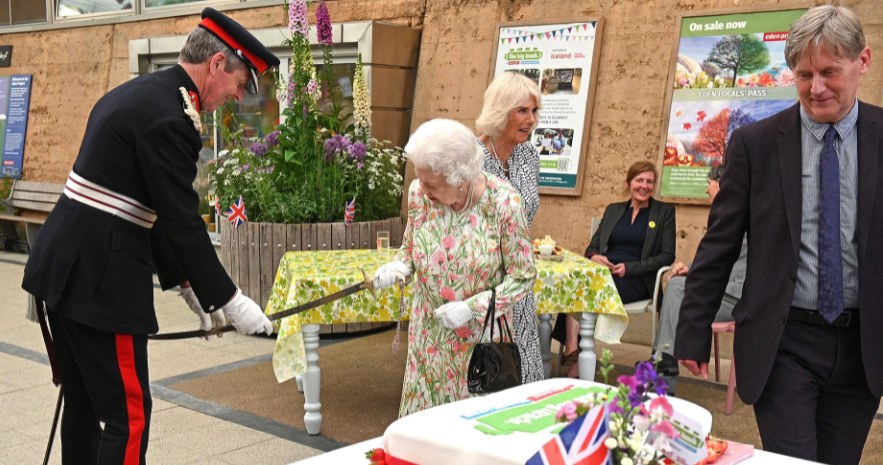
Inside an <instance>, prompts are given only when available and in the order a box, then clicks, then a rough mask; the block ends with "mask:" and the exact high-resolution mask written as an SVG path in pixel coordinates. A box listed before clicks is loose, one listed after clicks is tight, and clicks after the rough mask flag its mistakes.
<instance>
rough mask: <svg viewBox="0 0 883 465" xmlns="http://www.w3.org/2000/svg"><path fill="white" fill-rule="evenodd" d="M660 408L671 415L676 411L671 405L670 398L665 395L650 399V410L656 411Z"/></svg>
mask: <svg viewBox="0 0 883 465" xmlns="http://www.w3.org/2000/svg"><path fill="white" fill-rule="evenodd" d="M659 409H661V410H662V411H663V412H665V414H666V415H667V416H669V417H670V416H672V415H674V413H675V411H674V409H673V408H672V407H671V403H669V402H668V398H667V397H665V396H659V397H655V398H653V400H651V401H650V411H652V412H656V411H657V410H659Z"/></svg>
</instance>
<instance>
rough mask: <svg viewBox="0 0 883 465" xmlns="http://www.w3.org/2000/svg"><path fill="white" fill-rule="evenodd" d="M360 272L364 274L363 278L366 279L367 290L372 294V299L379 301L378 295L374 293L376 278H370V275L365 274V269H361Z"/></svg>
mask: <svg viewBox="0 0 883 465" xmlns="http://www.w3.org/2000/svg"><path fill="white" fill-rule="evenodd" d="M359 271H361V272H362V277H363V278H365V281H364V282H365V289H368V292H370V293H371V297H374V300H377V293H376V292H375V291H374V278H368V273H365V269H364V268H359Z"/></svg>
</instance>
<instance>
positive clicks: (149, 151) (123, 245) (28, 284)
mask: <svg viewBox="0 0 883 465" xmlns="http://www.w3.org/2000/svg"><path fill="white" fill-rule="evenodd" d="M278 64H279V60H278V59H277V58H276V57H275V56H273V54H272V53H270V52H269V51H268V50H267V49H266V48H265V47H264V46H263V45H261V43H260V42H259V41H258V40H257V39H256V38H254V37H253V36H252V35H251V34H250V33H248V31H246V30H245V29H244V28H243V27H242V26H240V25H239V24H238V23H236V22H234V21H233V20H231V19H230V18H227V17H226V16H224V15H223V14H221V13H219V12H217V11H215V10H213V9H211V8H206V9H205V10H204V11H203V13H202V22H201V23H200V24H199V27H197V28H196V29H195V30H194V31H193V32H192V33H191V34H190V36H189V37H188V38H187V42H186V44H185V45H184V48H183V49H182V50H181V55H180V58H179V63H178V65H176V66H173V67H172V68H169V69H168V70H164V71H159V72H156V73H152V74H148V75H144V76H141V77H139V78H137V79H134V80H131V81H129V82H126V83H124V84H123V85H121V86H119V87H117V88H115V89H113V90H112V91H110V92H109V93H108V94H107V95H105V96H104V97H102V98H101V99H100V100H99V101H98V103H97V104H96V105H95V107H94V108H93V109H92V112H91V114H90V115H89V121H88V123H87V126H86V133H85V135H84V136H83V142H82V144H81V146H80V152H79V154H78V156H77V159H76V161H75V162H74V166H73V169H72V171H71V173H70V175H69V177H68V180H67V183H66V184H65V190H64V195H62V196H61V198H60V199H59V200H58V203H57V205H56V207H55V209H54V210H53V211H52V213H51V214H50V215H49V217H48V218H47V220H46V223H45V225H44V226H43V228H42V229H41V230H40V233H39V234H38V236H37V238H36V241H35V243H34V246H33V248H32V250H31V255H30V257H29V259H28V263H27V266H26V267H25V275H24V281H23V283H22V287H24V289H25V290H27V291H28V292H29V293H31V294H33V295H34V296H36V297H37V298H38V299H40V300H42V301H44V302H45V303H46V308H47V309H48V319H49V325H50V326H51V328H52V335H53V338H54V342H55V350H56V354H57V360H58V363H59V369H60V372H61V378H62V383H63V388H64V395H65V402H64V416H63V418H62V424H61V440H62V462H63V463H64V464H66V465H85V464H90V465H94V464H96V463H97V464H102V465H109V464H120V465H121V464H123V463H125V464H143V463H145V462H144V461H145V454H146V451H147V442H148V432H149V428H150V413H151V397H150V386H149V379H148V363H147V335H149V334H153V333H156V332H157V330H158V326H157V321H156V314H155V312H154V308H153V278H152V275H153V273H154V271H155V272H156V273H157V274H158V275H159V279H160V284H161V285H162V287H163V289H168V288H171V287H174V286H176V285H181V286H182V288H184V293H183V295H184V296H185V298H187V300H188V304H189V305H190V306H191V308H192V309H193V310H194V311H195V312H196V313H197V315H199V317H200V321H201V325H202V329H211V328H212V327H213V326H218V325H223V324H225V317H226V319H229V320H230V322H231V323H232V324H233V326H235V327H236V329H237V330H238V331H239V332H241V333H246V334H253V333H257V332H265V333H267V334H269V333H270V332H272V324H271V323H270V321H269V320H268V319H267V317H266V316H264V314H263V312H262V311H261V308H260V307H259V306H258V305H257V304H256V303H255V302H254V301H252V300H251V299H249V298H248V297H246V296H245V295H243V294H242V292H240V291H239V289H237V287H236V285H235V284H234V283H233V282H232V281H231V280H230V278H229V276H227V273H226V272H225V271H224V269H223V267H222V266H221V264H220V262H219V260H218V257H217V254H216V252H215V250H214V248H213V247H212V244H211V242H210V241H209V238H208V234H207V233H206V230H205V224H204V223H203V221H202V218H201V217H200V215H199V211H198V208H199V195H198V194H197V193H196V192H195V191H194V190H193V180H194V178H195V176H196V160H197V159H198V155H199V150H200V148H201V147H202V141H201V139H200V135H199V133H200V119H199V109H200V107H201V108H202V109H203V110H205V111H209V112H211V111H214V110H215V109H216V108H218V107H219V106H220V105H222V104H223V103H224V102H225V101H226V100H230V99H236V100H238V99H240V98H242V96H243V94H244V92H245V91H246V89H248V90H249V91H251V92H255V91H256V87H257V75H258V74H259V73H262V72H264V71H266V70H267V69H268V68H270V67H272V66H276V65H278ZM203 308H204V309H206V310H207V311H208V312H210V313H211V316H209V315H207V314H205V312H203V311H202V309H203Z"/></svg>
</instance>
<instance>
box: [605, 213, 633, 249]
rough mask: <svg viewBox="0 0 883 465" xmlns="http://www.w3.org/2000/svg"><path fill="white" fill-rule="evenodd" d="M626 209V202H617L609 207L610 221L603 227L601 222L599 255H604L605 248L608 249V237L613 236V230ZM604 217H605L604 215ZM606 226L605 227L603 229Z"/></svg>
mask: <svg viewBox="0 0 883 465" xmlns="http://www.w3.org/2000/svg"><path fill="white" fill-rule="evenodd" d="M627 207H628V201H626V202H618V203H614V204H611V205H610V221H608V222H607V224H606V225H605V224H604V222H602V223H601V224H602V227H601V253H602V254H606V253H607V248H608V247H609V244H608V242H609V241H610V235H611V234H613V228H615V227H616V223H617V222H618V221H619V219H620V218H622V215H623V214H624V213H625V209H626V208H627ZM605 217H606V215H605ZM605 226H606V227H605Z"/></svg>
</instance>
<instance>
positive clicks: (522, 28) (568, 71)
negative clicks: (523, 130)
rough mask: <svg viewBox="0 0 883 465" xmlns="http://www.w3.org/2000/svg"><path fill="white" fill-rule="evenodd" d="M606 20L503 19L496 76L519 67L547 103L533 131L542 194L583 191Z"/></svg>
mask: <svg viewBox="0 0 883 465" xmlns="http://www.w3.org/2000/svg"><path fill="white" fill-rule="evenodd" d="M600 34H601V20H600V19H586V20H582V21H572V22H554V23H544V24H533V25H525V24H514V23H513V24H503V25H501V26H500V27H499V29H498V31H497V40H496V42H495V44H496V51H495V54H494V56H495V57H496V66H495V67H494V74H493V76H491V79H493V77H494V76H496V75H498V74H500V73H503V72H506V71H514V72H517V73H521V74H523V75H525V76H527V77H529V78H530V79H533V80H534V81H536V83H537V85H539V86H540V90H541V92H542V100H543V101H542V109H541V110H540V118H539V123H538V124H537V127H536V128H535V129H534V131H533V133H532V134H531V136H530V140H531V143H532V144H533V145H534V148H536V150H537V152H538V153H539V154H540V179H539V191H540V193H541V194H559V195H580V193H581V192H582V184H583V165H584V160H585V153H586V144H587V142H588V130H589V121H590V117H591V108H592V104H593V103H594V102H593V97H592V96H593V95H594V90H595V74H596V71H597V66H598V55H599V52H598V50H599V46H600V40H599V37H600Z"/></svg>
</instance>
